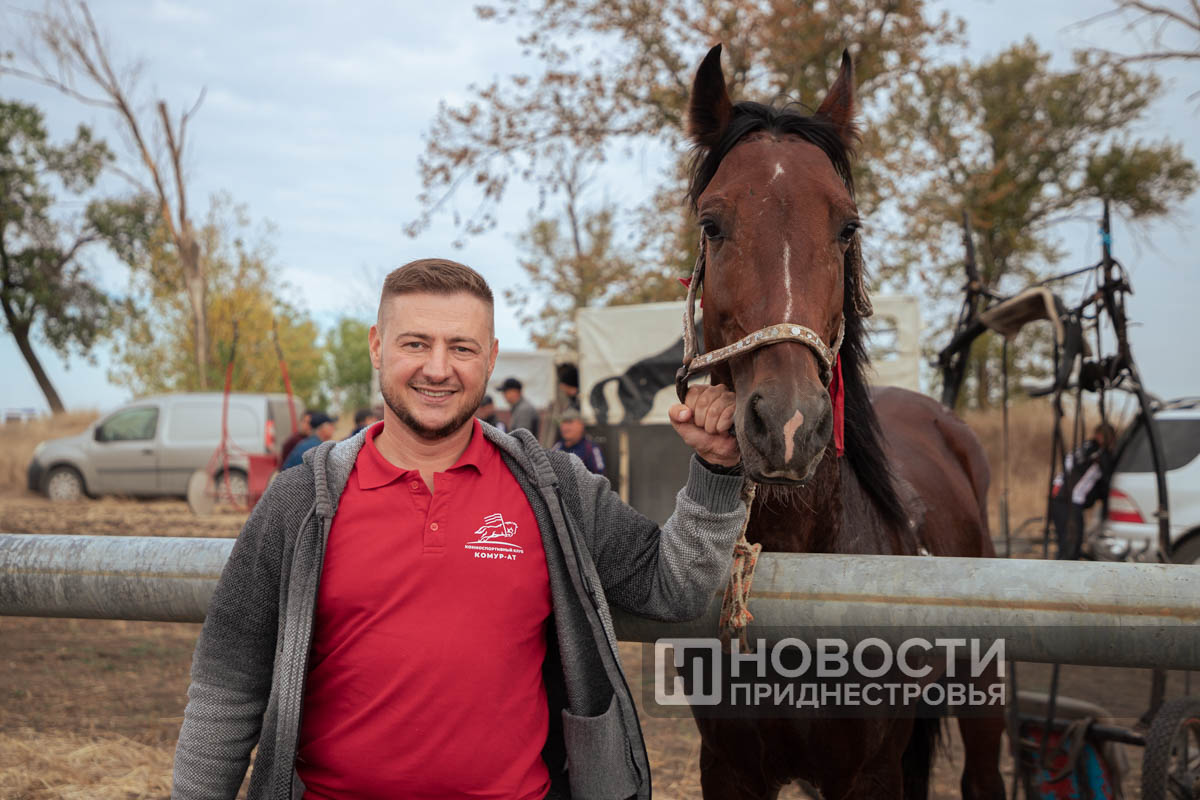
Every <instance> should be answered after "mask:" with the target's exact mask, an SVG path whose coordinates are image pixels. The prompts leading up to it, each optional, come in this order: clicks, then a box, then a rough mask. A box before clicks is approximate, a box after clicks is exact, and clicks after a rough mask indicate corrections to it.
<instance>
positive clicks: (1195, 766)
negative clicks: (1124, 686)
mask: <svg viewBox="0 0 1200 800" xmlns="http://www.w3.org/2000/svg"><path fill="white" fill-rule="evenodd" d="M1198 799H1200V697H1180V698H1177V699H1175V700H1171V701H1170V702H1167V703H1163V705H1162V708H1160V709H1159V710H1158V713H1157V714H1155V715H1154V722H1153V724H1152V725H1151V726H1150V733H1149V734H1147V736H1146V754H1145V756H1144V757H1143V759H1142V800H1198Z"/></svg>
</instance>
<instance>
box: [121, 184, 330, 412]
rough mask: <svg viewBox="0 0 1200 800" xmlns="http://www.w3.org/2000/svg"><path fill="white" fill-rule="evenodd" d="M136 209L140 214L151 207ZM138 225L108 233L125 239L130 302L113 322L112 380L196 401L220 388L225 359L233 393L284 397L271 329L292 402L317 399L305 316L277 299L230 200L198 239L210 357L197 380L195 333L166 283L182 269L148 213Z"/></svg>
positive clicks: (316, 362) (125, 221)
mask: <svg viewBox="0 0 1200 800" xmlns="http://www.w3.org/2000/svg"><path fill="white" fill-rule="evenodd" d="M141 208H142V210H143V212H145V211H147V210H148V205H147V204H143V205H142V206H141ZM114 217H118V215H114ZM135 217H136V214H134V213H132V212H131V213H127V214H125V215H124V216H123V217H120V218H119V223H120V224H115V225H114V226H113V228H115V229H116V230H117V231H119V232H123V233H124V239H123V240H122V244H123V249H122V248H118V249H122V252H123V253H124V255H125V256H126V257H127V258H128V259H130V261H131V262H132V266H133V267H134V269H133V270H132V272H131V275H132V283H133V285H132V290H131V292H130V299H129V300H128V301H127V302H126V303H125V305H124V307H123V309H122V314H121V317H120V319H121V334H122V335H121V336H120V337H119V339H118V348H117V358H116V366H115V367H114V370H113V372H112V374H111V375H110V377H111V379H112V380H113V381H114V382H116V383H119V384H122V385H125V386H128V387H130V388H131V389H132V390H133V391H134V392H135V393H138V394H143V393H148V392H173V391H198V390H201V389H203V388H205V387H215V386H223V385H224V380H225V365H226V364H227V363H228V362H229V359H230V357H231V355H232V357H233V363H234V370H233V382H232V385H233V389H234V390H235V391H244V392H256V391H257V392H264V391H272V392H276V391H282V390H283V377H282V374H281V372H280V368H279V361H278V358H277V355H276V351H275V339H274V336H275V333H274V332H273V328H274V330H277V332H278V337H279V345H280V348H281V350H282V351H283V355H284V358H285V359H286V361H287V368H288V373H289V376H290V378H291V381H292V387H293V389H294V391H295V393H296V394H297V395H298V396H299V397H300V399H301V401H302V402H314V401H315V400H316V399H317V397H318V393H319V392H320V391H321V386H320V383H321V365H322V361H323V356H322V352H321V349H320V347H319V346H318V343H317V339H318V336H319V331H318V329H317V326H316V324H315V323H314V322H313V321H312V320H311V319H310V318H309V317H308V315H307V314H305V313H303V312H302V311H300V310H299V309H298V308H296V307H295V306H293V305H292V304H290V303H289V302H288V301H287V300H286V299H284V298H283V297H282V296H281V294H280V293H279V291H278V286H279V281H278V276H277V270H276V269H275V268H274V267H273V266H272V264H271V257H272V253H271V250H270V248H269V246H268V245H267V244H265V237H264V236H259V237H258V241H257V243H255V244H252V243H250V241H249V240H248V238H247V237H248V236H249V235H250V233H249V232H248V230H247V229H248V228H249V225H250V223H249V220H248V219H247V217H246V214H245V210H244V209H242V208H239V207H235V206H234V205H233V204H232V202H231V201H230V199H229V198H228V197H227V196H218V197H216V198H214V200H213V203H212V206H211V208H210V211H209V213H208V218H207V220H206V221H205V223H204V224H203V225H202V226H201V227H200V228H199V229H198V230H197V241H198V244H199V246H200V252H201V254H202V261H203V264H202V267H201V268H202V270H203V272H204V275H205V281H206V284H205V287H204V295H205V298H206V303H207V305H206V308H205V315H206V318H207V319H208V320H209V323H208V324H209V331H210V334H211V337H212V343H213V349H214V355H215V356H216V358H214V359H212V360H211V361H210V363H209V364H208V365H207V367H206V369H207V372H206V373H205V374H203V375H201V374H200V373H199V372H198V371H197V366H196V362H195V360H194V359H192V358H191V357H190V354H191V353H192V352H194V349H193V345H194V341H193V337H194V331H195V329H194V326H193V325H192V322H193V316H192V313H191V308H190V305H189V302H188V298H187V296H186V295H184V294H182V293H180V292H178V291H174V290H173V289H172V287H174V286H175V285H177V284H175V283H174V281H173V277H174V276H175V275H177V274H178V271H179V270H180V269H181V266H180V265H179V263H178V261H177V260H176V258H175V257H176V253H177V251H176V250H175V249H174V247H172V246H171V245H170V243H169V241H168V238H169V237H168V235H167V234H165V233H164V232H163V230H162V227H161V226H157V225H154V223H156V222H157V217H155V216H154V215H153V212H150V216H149V219H146V218H143V219H142V220H140V221H138V220H136V219H135ZM148 225H149V226H151V228H152V233H151V235H150V236H149V238H148V239H139V238H138V237H137V236H136V235H134V234H132V233H130V231H138V230H145V229H146V227H147V226H148ZM235 326H236V343H235Z"/></svg>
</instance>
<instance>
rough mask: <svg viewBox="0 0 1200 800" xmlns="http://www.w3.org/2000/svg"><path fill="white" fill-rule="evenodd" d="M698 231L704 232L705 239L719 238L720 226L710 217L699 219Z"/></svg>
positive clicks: (720, 236)
mask: <svg viewBox="0 0 1200 800" xmlns="http://www.w3.org/2000/svg"><path fill="white" fill-rule="evenodd" d="M700 232H701V233H702V234H704V238H705V239H721V238H724V237H723V236H722V235H721V227H720V226H719V225H717V223H716V222H714V221H712V220H711V219H702V220H700Z"/></svg>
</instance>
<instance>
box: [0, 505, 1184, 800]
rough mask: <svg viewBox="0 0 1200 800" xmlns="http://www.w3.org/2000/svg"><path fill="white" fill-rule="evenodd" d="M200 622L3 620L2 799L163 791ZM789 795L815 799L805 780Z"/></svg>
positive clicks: (676, 743)
mask: <svg viewBox="0 0 1200 800" xmlns="http://www.w3.org/2000/svg"><path fill="white" fill-rule="evenodd" d="M242 520H243V515H241V514H237V513H224V514H220V515H217V516H215V517H210V518H206V519H197V518H196V517H193V516H192V515H191V513H190V512H189V511H188V509H187V506H186V505H185V504H184V503H183V502H182V501H175V500H158V501H136V500H122V499H105V500H99V501H88V502H83V503H79V504H72V505H53V506H52V505H51V504H49V503H48V501H46V500H44V499H42V498H40V497H37V496H33V495H30V494H27V493H25V492H24V491H21V490H18V489H14V488H11V487H10V488H8V489H3V490H0V531H3V532H10V533H13V532H26V533H90V534H101V535H109V536H122V535H151V536H155V535H173V536H234V535H236V533H237V531H238V529H239V528H240V525H241V523H242ZM198 632H199V626H198V625H194V624H173V623H150V622H122V621H105V620H70V619H30V618H16V617H0V798H13V799H17V798H19V799H20V800H43V799H44V798H98V799H99V800H107V799H108V798H121V799H122V800H124V798H142V797H166V796H167V795H168V793H169V785H170V769H171V758H172V753H173V750H174V745H175V739H176V736H177V734H178V729H179V724H180V722H181V720H182V715H183V707H184V705H185V703H186V692H187V684H188V667H189V664H190V661H191V655H192V648H193V646H194V644H195V639H196V636H197V634H198ZM621 652H622V658H623V659H624V661H625V665H626V671H627V673H628V675H629V678H630V685H631V688H632V689H633V692H634V695H635V696H636V697H637V698H638V701H639V703H640V702H641V691H642V689H641V666H640V665H641V658H642V646H641V645H637V644H629V643H625V644H622V645H621ZM1018 678H1019V682H1020V688H1021V689H1042V690H1044V689H1045V688H1047V687H1048V685H1049V669H1048V667H1045V666H1044V665H1032V664H1030V665H1026V664H1022V665H1019V670H1018ZM1060 682H1061V684H1060V685H1061V691H1062V692H1063V693H1064V694H1067V695H1070V696H1074V697H1081V698H1084V699H1090V700H1092V701H1093V702H1097V703H1100V704H1101V705H1104V706H1106V707H1108V708H1110V709H1112V710H1113V711H1114V713H1117V714H1119V715H1121V716H1119V717H1118V719H1117V722H1118V723H1120V724H1125V725H1130V726H1131V725H1133V724H1134V723H1135V722H1136V717H1137V715H1138V714H1140V713H1141V711H1142V710H1143V709H1144V708H1145V707H1146V702H1147V699H1148V697H1149V673H1148V672H1147V671H1145V670H1116V669H1097V668H1084V667H1064V668H1063V672H1062V676H1061V678H1060ZM1183 691H1184V686H1183V676H1181V675H1180V674H1178V673H1176V674H1173V675H1172V678H1171V684H1170V686H1169V690H1168V696H1169V697H1170V696H1175V695H1178V694H1182V693H1183ZM642 723H643V727H644V729H645V733H646V740H647V745H648V749H649V752H650V757H651V763H652V767H653V771H654V785H655V796H656V797H661V798H667V799H668V800H671V799H673V798H691V797H698V796H699V776H698V767H697V763H698V758H699V747H700V744H699V736H698V735H697V733H696V731H695V727H694V724H693V723H692V721H691V720H690V719H688V718H682V719H680V718H662V717H655V716H652V715H650V714H645V713H643V715H642ZM945 731H946V734H947V743H946V746H945V747H944V748H943V752H942V753H941V754H940V756H939V758H938V761H937V764H936V766H935V772H934V786H933V791H932V792H931V796H932V797H933V798H935V800H949V798H957V797H958V789H957V784H958V772H959V770H960V769H961V752H962V751H961V745H960V743H959V742H958V735H957V726H955V725H953V724H951V725H947V726H946V728H945ZM1126 749H1127V752H1128V756H1129V759H1130V761H1131V764H1132V767H1133V772H1132V774H1131V776H1130V777H1129V778H1128V779H1127V781H1126V786H1127V789H1128V791H1129V793H1128V795H1127V796H1129V797H1134V798H1136V797H1137V796H1138V792H1137V791H1136V785H1137V775H1138V772H1139V766H1140V759H1141V750H1140V749H1138V748H1132V747H1131V748H1126ZM1005 774H1006V778H1008V777H1010V769H1009V766H1008V759H1007V756H1006V757H1005ZM782 796H783V797H784V798H790V799H791V800H795V799H796V798H805V797H807V795H806V794H805V793H804V792H802V791H801V790H800V789H799V788H798V787H788V788H787V789H785V791H784V793H783V795H782Z"/></svg>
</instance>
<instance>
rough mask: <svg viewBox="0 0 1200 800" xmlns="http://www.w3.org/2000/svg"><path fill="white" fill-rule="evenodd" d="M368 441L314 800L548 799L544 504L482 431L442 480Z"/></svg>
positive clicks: (319, 656) (335, 622)
mask: <svg viewBox="0 0 1200 800" xmlns="http://www.w3.org/2000/svg"><path fill="white" fill-rule="evenodd" d="M381 430H383V423H377V424H375V425H374V426H372V427H371V428H370V429H369V430H368V431H367V436H366V444H365V445H364V446H363V448H362V451H361V452H360V453H359V456H358V460H357V461H356V462H355V465H354V469H353V471H352V472H351V473H350V478H349V481H348V482H347V484H346V489H345V491H344V492H343V494H342V497H341V499H340V501H339V503H338V510H337V514H336V515H335V517H334V519H333V526H332V528H331V529H330V532H329V542H328V545H327V546H326V550H325V562H324V566H323V567H322V571H321V586H320V590H319V592H318V595H317V609H316V619H315V625H314V630H313V645H312V653H311V656H310V660H309V672H308V682H307V685H306V687H305V692H304V712H303V716H302V718H301V727H300V741H299V748H298V750H297V757H296V769H297V770H298V772H299V775H300V778H301V780H303V781H304V784H305V786H306V787H307V788H308V791H307V793H306V794H305V797H306V798H314V799H318V798H319V799H320V800H326V798H329V799H330V800H332V798H344V797H355V798H379V800H392V799H393V798H401V797H403V798H448V797H471V798H541V797H543V796H545V794H546V792H547V791H548V790H549V786H550V782H549V775H548V771H547V769H546V766H545V763H544V762H543V761H542V759H541V750H542V746H543V745H544V744H545V742H546V735H547V730H548V723H549V717H548V715H549V709H548V705H547V702H546V691H545V686H544V685H543V683H542V661H543V660H544V658H545V655H546V620H547V618H548V617H549V615H550V610H551V606H550V582H549V576H548V574H547V572H546V556H545V551H544V550H543V549H542V540H541V535H540V533H539V532H538V527H537V521H536V520H535V518H534V516H533V511H532V509H531V508H530V507H529V501H528V500H527V499H526V498H525V494H524V492H522V491H521V487H520V486H519V485H518V484H517V481H516V479H515V478H514V477H513V475H512V473H511V472H509V470H508V468H507V467H506V466H505V465H504V462H503V461H502V460H501V458H500V453H499V451H498V450H497V449H496V447H495V446H494V445H492V444H491V443H490V442H488V441H487V440H486V439H485V438H484V436H483V430H482V428H481V427H480V425H479V423H478V421H476V422H475V428H474V432H473V433H472V436H471V441H470V444H468V445H467V449H466V451H465V452H464V453H463V455H462V458H460V459H459V460H458V462H457V463H456V464H455V465H454V466H452V467H451V468H450V469H448V470H446V471H445V472H439V473H436V475H435V476H434V491H433V493H430V491H429V489H428V488H427V487H426V486H425V483H424V481H422V480H421V476H420V473H418V472H416V471H415V470H405V469H401V468H399V467H396V466H393V465H392V464H390V463H389V462H388V461H387V460H386V459H384V458H383V456H382V455H380V453H379V450H378V449H377V448H376V447H375V437H376V436H378V435H379V432H380V431H381Z"/></svg>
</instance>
